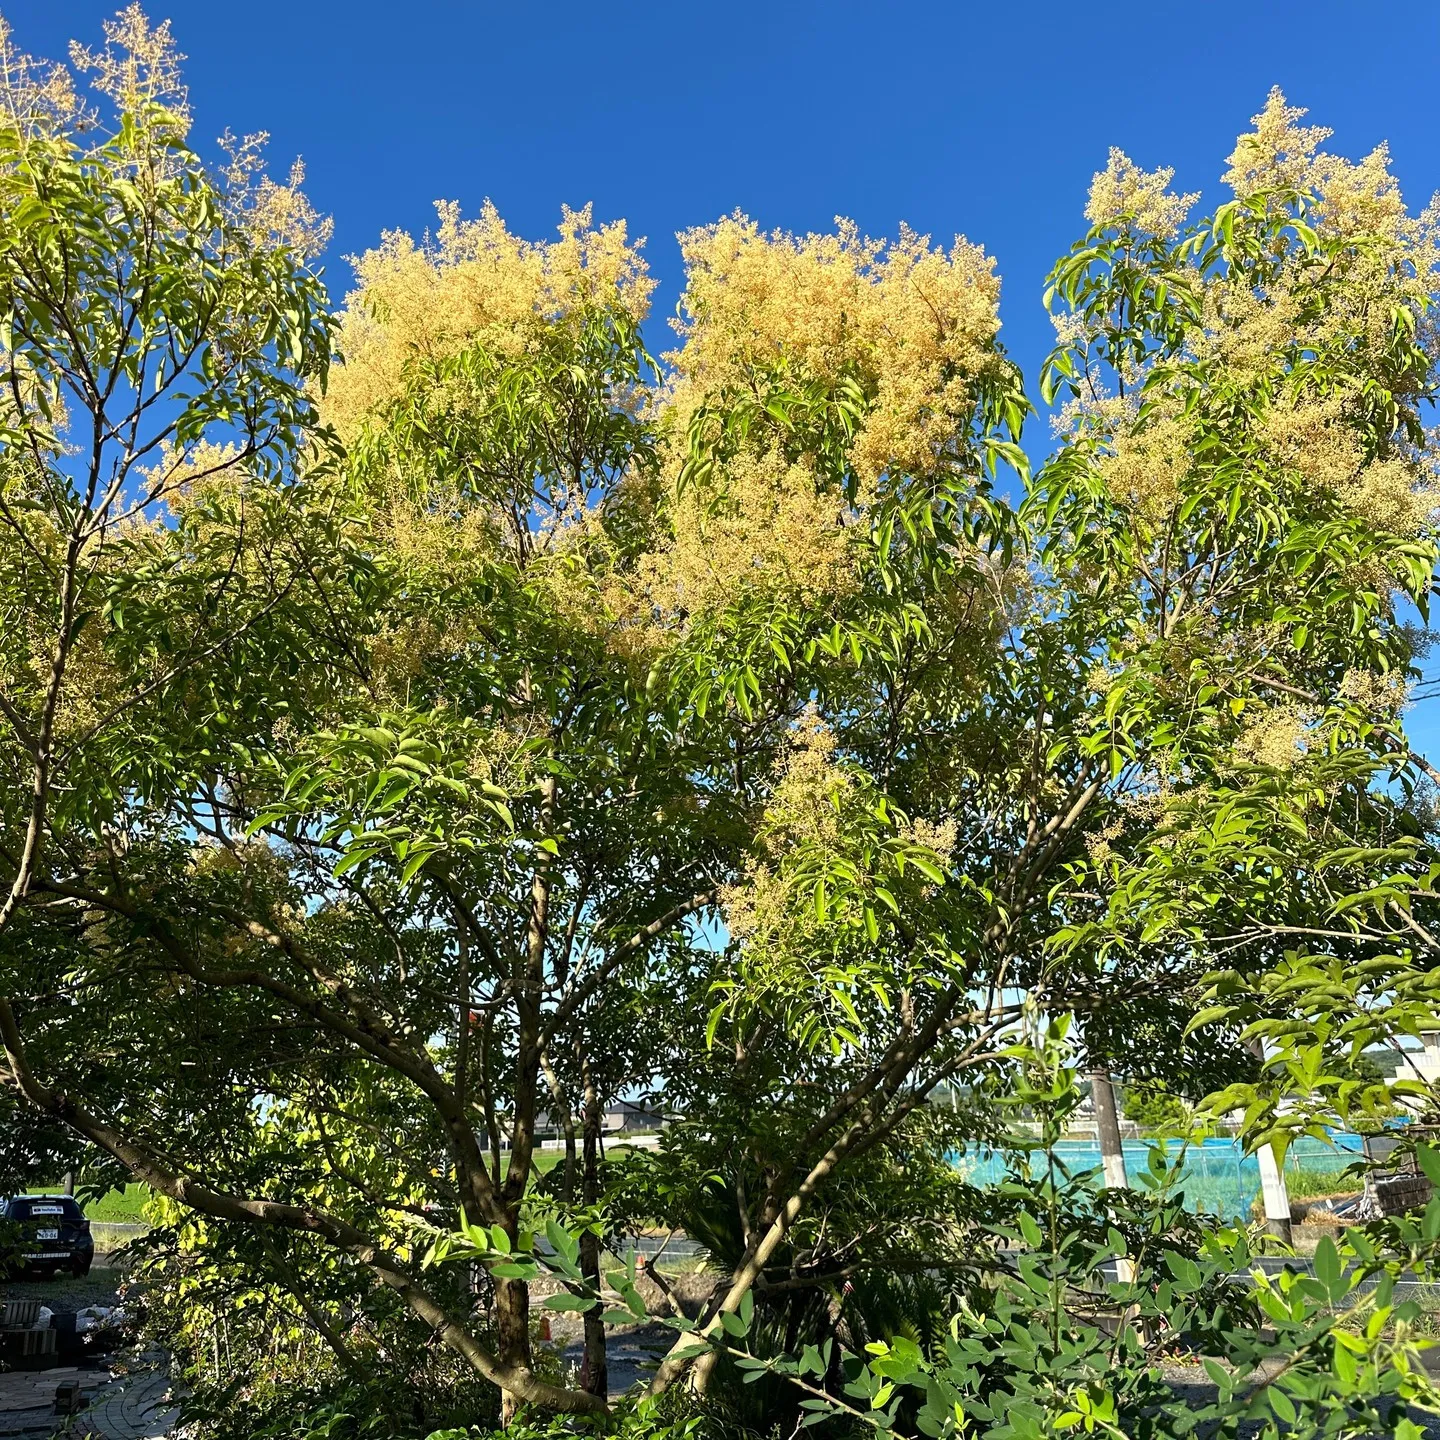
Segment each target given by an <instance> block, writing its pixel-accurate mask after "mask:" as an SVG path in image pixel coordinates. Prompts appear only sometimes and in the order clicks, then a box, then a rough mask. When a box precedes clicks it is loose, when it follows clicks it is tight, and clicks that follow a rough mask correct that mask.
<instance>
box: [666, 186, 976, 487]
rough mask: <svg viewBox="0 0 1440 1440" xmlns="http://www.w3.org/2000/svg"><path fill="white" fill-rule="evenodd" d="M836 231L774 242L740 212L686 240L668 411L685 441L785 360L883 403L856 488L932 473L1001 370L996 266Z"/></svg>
mask: <svg viewBox="0 0 1440 1440" xmlns="http://www.w3.org/2000/svg"><path fill="white" fill-rule="evenodd" d="M836 223H837V230H836V233H834V234H829V235H813V234H812V235H806V236H804V237H797V236H792V235H788V234H785V233H783V232H779V231H776V232H774V233H771V234H765V233H763V232H762V231H761V230H760V228H759V227H758V226H757V225H756V224H755V223H754V221H752V220H749V219H747V218H746V217H745V216H743V215H740V214H738V213H737V214H735V215H731V216H728V217H727V218H725V219H724V220H721V221H719V222H718V223H717V224H714V225H708V226H704V227H702V228H699V229H695V230H689V231H686V232H685V233H683V234H682V235H681V236H680V245H681V250H682V252H683V254H684V258H685V264H686V267H687V280H686V287H685V294H684V297H683V299H682V303H681V311H682V316H683V318H682V319H681V320H680V321H677V322H676V324H677V328H678V329H679V331H680V334H681V335H682V336H683V339H684V343H683V345H682V346H681V347H680V349H679V350H677V351H675V352H673V353H672V354H670V355H668V356H667V357H666V358H667V359H668V360H670V361H671V363H672V364H673V365H674V367H675V371H676V383H675V386H674V388H673V392H672V395H671V397H670V410H671V414H672V416H673V417H674V419H675V421H676V425H677V429H678V431H679V433H680V434H681V435H683V434H684V427H685V424H686V422H688V420H689V417H690V416H691V414H693V412H694V410H695V408H696V407H697V406H698V405H700V404H702V403H704V401H705V400H706V399H707V398H709V397H713V396H718V395H721V394H723V393H731V394H735V393H739V394H745V393H748V392H750V391H751V389H752V387H753V385H754V383H755V381H756V379H757V377H758V376H763V375H764V374H766V373H767V372H768V371H769V370H771V369H772V367H774V366H776V365H777V364H790V365H798V366H799V367H800V368H801V370H802V372H803V373H804V374H806V375H808V376H811V377H814V378H817V379H820V380H823V381H834V380H838V379H840V378H841V377H844V376H849V377H853V378H855V379H858V380H859V382H860V383H861V384H862V386H864V388H865V389H866V392H867V394H870V395H873V397H874V405H873V409H872V410H871V412H870V414H869V415H868V416H867V418H866V420H865V422H864V424H863V427H862V428H861V430H860V432H859V434H858V435H857V436H856V438H855V442H854V446H853V450H852V460H853V464H854V466H855V469H856V472H857V473H858V474H859V475H860V477H861V479H862V480H863V481H865V482H870V483H873V482H874V481H876V480H878V479H879V477H880V476H881V475H883V474H885V473H887V472H891V471H894V472H902V473H909V474H923V473H929V472H931V471H933V470H934V469H935V468H936V466H937V465H940V464H943V463H944V461H945V458H946V456H947V454H948V453H949V451H950V449H951V447H952V446H953V444H954V441H955V436H956V431H957V427H958V428H959V429H961V430H962V431H963V430H964V429H965V428H967V427H968V418H969V413H970V409H971V407H972V405H973V403H974V398H975V381H976V378H977V376H979V375H980V374H982V373H983V372H984V371H985V370H986V368H987V367H989V366H991V365H993V364H994V363H995V353H994V339H995V335H996V332H997V331H998V330H999V325H1000V322H999V318H998V313H997V310H998V305H999V298H1000V281H999V279H998V277H997V276H996V274H995V270H994V262H993V261H992V260H990V259H989V258H988V257H987V256H986V255H985V254H984V252H983V251H982V250H981V249H980V248H979V247H978V246H975V245H970V244H968V243H966V242H965V241H964V240H963V239H957V240H956V242H955V245H954V246H953V248H952V249H951V250H950V251H949V253H948V254H947V253H945V252H944V251H942V250H939V249H932V248H931V246H930V243H929V238H928V237H927V236H923V235H916V234H915V233H914V232H913V231H911V230H909V229H908V228H906V229H902V230H901V233H900V238H899V239H898V240H897V241H896V242H894V243H893V244H890V245H886V244H885V243H884V242H881V241H876V240H869V239H866V238H863V237H862V236H861V235H860V234H859V232H858V231H857V230H856V228H855V226H854V224H852V223H851V222H850V221H847V220H839V221H837V222H836Z"/></svg>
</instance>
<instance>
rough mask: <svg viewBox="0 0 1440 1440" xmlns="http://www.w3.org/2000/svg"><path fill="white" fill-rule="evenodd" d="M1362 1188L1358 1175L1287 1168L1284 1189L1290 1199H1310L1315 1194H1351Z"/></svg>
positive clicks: (1341, 1170)
mask: <svg viewBox="0 0 1440 1440" xmlns="http://www.w3.org/2000/svg"><path fill="white" fill-rule="evenodd" d="M1363 1188H1364V1181H1362V1180H1361V1179H1360V1177H1359V1176H1358V1175H1347V1174H1346V1173H1345V1171H1344V1170H1343V1169H1340V1170H1287V1171H1286V1172H1285V1190H1286V1193H1287V1194H1288V1195H1289V1196H1290V1198H1291V1199H1292V1200H1310V1199H1313V1198H1314V1197H1315V1196H1316V1195H1353V1194H1358V1193H1359V1191H1360V1190H1361V1189H1363Z"/></svg>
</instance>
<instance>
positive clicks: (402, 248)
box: [322, 201, 653, 438]
mask: <svg viewBox="0 0 1440 1440" xmlns="http://www.w3.org/2000/svg"><path fill="white" fill-rule="evenodd" d="M436 210H437V212H438V213H439V217H440V223H439V226H438V228H437V229H436V231H435V234H434V235H433V236H428V235H427V236H426V237H425V239H424V240H423V242H422V243H420V244H418V245H417V244H416V243H415V241H414V240H413V239H412V238H411V237H410V236H409V235H408V234H406V233H405V232H404V231H401V230H392V231H387V232H386V233H385V235H384V238H383V239H382V241H381V244H380V245H379V246H378V247H377V248H376V249H374V250H369V251H366V253H365V254H364V255H361V256H360V257H359V258H358V259H356V260H355V261H354V265H355V272H356V277H357V282H358V283H357V285H356V288H355V289H354V290H353V291H351V293H350V294H349V295H347V296H346V301H345V304H346V310H345V314H344V316H343V318H342V325H341V331H340V338H339V350H340V355H341V357H342V362H343V363H341V364H339V365H337V366H335V367H334V368H333V369H332V370H331V373H330V382H329V390H328V392H327V394H326V395H325V397H324V400H323V404H322V408H323V411H324V414H325V417H326V418H327V419H328V420H329V421H330V422H331V423H332V424H333V425H334V426H335V428H336V429H337V431H338V432H339V433H340V434H341V436H342V437H344V438H349V437H351V436H353V435H354V434H355V433H356V431H357V430H358V429H359V428H360V426H361V424H362V423H363V421H364V419H365V417H366V416H367V415H369V414H371V413H372V412H374V411H375V410H376V409H377V408H379V407H381V406H383V405H384V404H386V403H387V402H388V401H390V400H392V399H394V398H395V397H396V396H397V395H398V394H399V393H400V390H401V385H402V379H403V375H404V371H405V367H406V365H407V364H408V363H409V362H410V361H411V360H412V359H415V358H420V359H431V360H436V359H443V358H445V357H447V356H450V355H453V354H455V353H457V352H458V351H459V350H461V349H462V348H464V347H465V346H466V345H468V344H471V343H473V342H475V341H481V342H483V343H485V344H487V345H489V346H491V347H493V349H494V350H495V351H496V352H497V353H499V354H502V355H521V354H525V353H527V352H528V351H530V350H531V349H532V348H533V346H534V345H535V344H536V342H537V340H538V338H539V337H540V335H541V333H542V331H543V329H544V327H545V326H547V325H556V324H563V323H564V322H565V321H566V320H568V319H571V318H572V317H576V316H578V315H579V314H580V313H581V312H582V311H583V310H585V309H587V308H589V307H603V308H608V307H618V308H620V309H622V310H624V311H625V312H627V313H628V314H630V315H631V316H632V317H633V318H634V319H636V320H637V321H638V320H640V319H642V318H643V317H644V315H645V313H646V310H647V309H648V306H649V298H650V291H651V288H652V285H653V282H652V281H651V280H650V278H649V276H648V275H647V273H646V269H645V263H644V260H643V259H642V257H641V254H640V248H641V244H643V242H634V243H632V242H631V241H630V240H629V238H628V236H627V234H626V229H625V223H624V221H616V222H614V223H612V224H609V225H601V226H598V227H597V226H596V225H595V224H594V221H593V217H592V213H591V209H590V207H589V206H588V205H587V206H586V207H585V208H584V209H583V210H570V209H568V208H567V209H566V210H565V211H564V213H563V217H562V219H561V222H560V238H559V239H558V240H555V241H552V242H550V243H548V244H546V243H534V242H531V241H528V240H523V239H521V238H519V237H518V236H515V235H512V234H511V233H510V231H509V230H507V229H506V227H505V222H504V221H503V220H502V219H501V218H500V215H499V212H498V211H497V210H496V209H495V207H494V206H493V205H492V204H490V203H489V202H488V201H487V202H486V204H485V206H484V208H483V209H482V210H481V212H480V215H479V216H478V218H476V219H474V220H466V219H464V218H462V216H461V214H460V208H459V206H458V205H456V204H454V203H451V202H448V201H441V202H439V203H437V205H436Z"/></svg>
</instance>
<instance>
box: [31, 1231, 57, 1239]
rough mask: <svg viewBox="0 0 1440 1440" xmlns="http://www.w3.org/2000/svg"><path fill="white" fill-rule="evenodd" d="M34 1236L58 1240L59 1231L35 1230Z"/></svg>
mask: <svg viewBox="0 0 1440 1440" xmlns="http://www.w3.org/2000/svg"><path fill="white" fill-rule="evenodd" d="M35 1238H36V1239H37V1240H58V1239H59V1238H60V1232H59V1231H58V1230H37V1231H36V1232H35Z"/></svg>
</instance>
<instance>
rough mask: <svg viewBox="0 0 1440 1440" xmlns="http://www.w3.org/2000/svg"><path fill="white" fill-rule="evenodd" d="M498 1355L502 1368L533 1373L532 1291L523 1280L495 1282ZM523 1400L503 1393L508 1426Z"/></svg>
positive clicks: (503, 1412)
mask: <svg viewBox="0 0 1440 1440" xmlns="http://www.w3.org/2000/svg"><path fill="white" fill-rule="evenodd" d="M495 1351H496V1358H497V1359H498V1360H499V1361H500V1363H501V1364H502V1365H511V1366H514V1367H516V1368H517V1369H524V1370H526V1371H528V1370H529V1369H530V1287H529V1285H528V1284H526V1282H525V1281H524V1280H504V1279H501V1278H500V1277H498V1276H497V1277H496V1280H495ZM519 1405H520V1397H519V1396H518V1395H516V1394H515V1393H514V1392H513V1391H510V1390H501V1392H500V1420H501V1423H502V1424H504V1425H506V1426H508V1425H509V1424H510V1422H511V1420H513V1419H514V1418H515V1411H516V1410H517V1409H518V1408H519Z"/></svg>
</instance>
